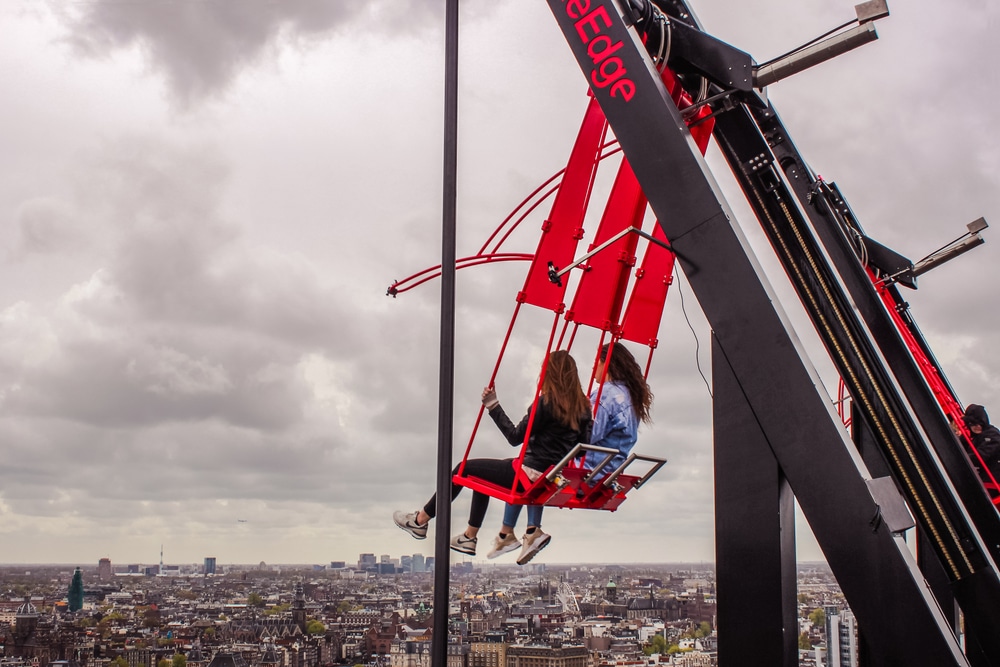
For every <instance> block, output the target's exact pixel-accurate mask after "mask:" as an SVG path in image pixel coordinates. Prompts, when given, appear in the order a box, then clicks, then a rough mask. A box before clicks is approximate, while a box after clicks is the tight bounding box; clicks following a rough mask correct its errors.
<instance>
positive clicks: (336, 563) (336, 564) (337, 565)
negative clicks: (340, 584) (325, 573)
mask: <svg viewBox="0 0 1000 667" xmlns="http://www.w3.org/2000/svg"><path fill="white" fill-rule="evenodd" d="M345 567H347V561H342V560H331V561H330V569H331V570H343V569H344V568H345Z"/></svg>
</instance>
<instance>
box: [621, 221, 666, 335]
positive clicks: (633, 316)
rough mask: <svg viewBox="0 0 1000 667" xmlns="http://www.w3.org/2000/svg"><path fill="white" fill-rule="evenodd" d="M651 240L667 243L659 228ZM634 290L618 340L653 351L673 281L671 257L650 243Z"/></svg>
mask: <svg viewBox="0 0 1000 667" xmlns="http://www.w3.org/2000/svg"><path fill="white" fill-rule="evenodd" d="M653 238H656V239H658V240H660V241H663V242H666V240H667V237H666V236H664V235H663V231H662V230H661V229H660V225H656V227H655V229H653ZM635 275H636V278H635V287H633V288H632V294H631V296H630V297H629V300H628V307H627V308H626V309H625V317H624V319H623V320H622V328H621V337H622V338H624V339H625V340H630V341H632V342H634V343H639V344H640V345H647V346H649V347H656V343H657V337H656V336H657V332H658V331H659V329H660V320H661V319H662V318H663V303H664V301H666V299H667V290H669V289H670V283H672V282H673V281H674V253H672V252H670V251H669V250H667V249H666V248H664V247H663V246H659V245H657V244H655V243H650V244H649V246H648V247H647V248H646V255H645V257H643V258H642V266H641V267H640V268H639V270H638V271H636V274H635Z"/></svg>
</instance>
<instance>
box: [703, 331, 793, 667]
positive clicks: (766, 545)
mask: <svg viewBox="0 0 1000 667" xmlns="http://www.w3.org/2000/svg"><path fill="white" fill-rule="evenodd" d="M712 423H713V427H714V431H715V554H716V557H715V577H716V582H717V591H716V601H717V608H718V609H717V612H716V619H717V626H718V629H719V663H720V664H722V665H738V664H741V663H745V662H746V656H747V647H748V646H753V655H754V660H753V662H754V663H755V664H760V665H772V666H773V667H796V666H797V665H798V664H799V651H798V598H797V595H796V592H797V591H796V583H797V577H796V567H795V565H796V563H795V500H794V497H793V496H792V491H791V488H789V486H788V481H787V480H786V479H785V477H784V475H783V474H782V472H781V468H780V467H779V466H778V462H777V461H776V460H775V458H774V454H773V453H772V452H771V448H770V446H769V445H768V443H767V438H765V437H764V434H763V433H762V432H761V430H760V425H759V424H758V423H757V421H756V419H755V418H754V414H753V411H752V410H751V409H750V405H749V404H748V403H747V398H746V396H745V395H744V394H743V390H742V389H741V388H740V384H739V380H737V378H736V376H735V375H734V374H733V369H732V368H730V366H729V364H728V363H727V362H726V359H725V357H724V356H723V355H721V354H720V351H719V350H718V343H717V342H716V340H715V337H714V336H713V338H712ZM748 609H753V610H754V612H753V613H752V614H748V613H747V611H746V610H748Z"/></svg>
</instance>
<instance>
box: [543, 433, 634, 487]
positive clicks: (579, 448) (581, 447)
mask: <svg viewBox="0 0 1000 667" xmlns="http://www.w3.org/2000/svg"><path fill="white" fill-rule="evenodd" d="M580 452H600V453H602V454H607V457H605V459H604V460H603V461H601V465H599V466H598V467H597V470H600V469H601V468H603V467H604V466H605V465H606V464H607V462H608V461H610V460H611V459H612V458H613V457H614V455H615V454H617V453H618V450H617V449H611V448H610V447H598V446H597V445H585V444H583V443H582V442H581V443H579V444H577V445H576V446H575V447H574V448H573V449H571V450H569V454H567V455H566V456H564V457H563V458H562V460H561V461H559V463H557V464H555V465H554V466H552V470H550V471H549V472H547V473H546V474H545V479H547V480H548V481H550V482H554V481H555V479H556V477H558V476H559V473H561V472H562V469H563V468H565V467H566V466H567V465H569V462H570V461H572V460H573V459H575V458H577V457H579V456H580Z"/></svg>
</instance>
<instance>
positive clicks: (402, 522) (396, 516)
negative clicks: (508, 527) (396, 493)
mask: <svg viewBox="0 0 1000 667" xmlns="http://www.w3.org/2000/svg"><path fill="white" fill-rule="evenodd" d="M392 520H393V521H395V522H396V525H397V526H399V527H400V528H402V529H403V530H405V531H406V532H408V533H409V534H410V535H413V537H415V538H416V539H418V540H424V539H427V523H430V522H429V521H428V522H427V523H425V524H424V525H422V526H421V525H420V524H419V523H417V512H403V511H402V510H397V511H395V512H393V513H392Z"/></svg>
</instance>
